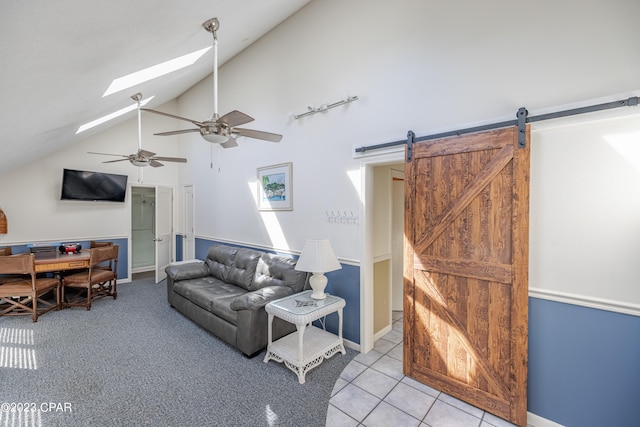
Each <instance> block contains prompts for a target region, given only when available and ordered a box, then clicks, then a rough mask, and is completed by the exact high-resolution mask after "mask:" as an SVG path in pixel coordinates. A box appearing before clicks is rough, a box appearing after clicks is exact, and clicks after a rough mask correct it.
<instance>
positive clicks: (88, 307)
mask: <svg viewBox="0 0 640 427" xmlns="http://www.w3.org/2000/svg"><path fill="white" fill-rule="evenodd" d="M91 288H92V286H91V284H89V287H88V288H87V311H89V310H91Z"/></svg>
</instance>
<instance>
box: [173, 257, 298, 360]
mask: <svg viewBox="0 0 640 427" xmlns="http://www.w3.org/2000/svg"><path fill="white" fill-rule="evenodd" d="M295 264H296V260H294V259H291V258H287V257H283V256H278V255H274V254H270V253H266V252H260V251H256V250H252V249H247V248H235V247H231V246H225V245H214V246H212V247H211V248H209V251H208V253H207V257H206V259H205V260H204V261H194V262H187V263H179V264H174V265H170V266H168V267H167V268H166V270H165V271H166V273H167V296H168V299H169V304H170V305H171V306H172V307H174V308H175V309H176V310H178V311H179V312H180V313H182V314H184V315H185V316H187V317H188V318H189V319H191V320H192V321H194V322H195V323H197V324H198V325H200V326H202V327H203V328H204V329H206V330H207V331H209V332H211V333H212V334H214V335H215V336H217V337H218V338H220V339H221V340H223V341H224V342H226V343H227V344H230V345H231V346H233V347H235V348H237V349H238V350H240V351H241V352H242V353H244V354H245V355H246V356H248V357H253V356H255V355H257V354H258V353H260V351H262V350H263V349H264V348H265V347H266V346H267V321H268V317H267V313H266V311H265V309H264V306H265V305H266V304H267V303H268V302H269V301H273V300H275V299H278V298H282V297H285V296H288V295H292V294H294V293H297V292H301V291H302V290H303V288H304V286H305V282H306V279H307V274H306V273H304V272H302V271H297V270H295V269H294V267H295ZM294 330H295V326H294V325H292V324H290V323H288V322H285V321H283V320H281V319H278V318H274V320H273V339H274V340H276V339H277V338H280V337H282V336H284V335H287V334H289V333H291V332H293V331H294Z"/></svg>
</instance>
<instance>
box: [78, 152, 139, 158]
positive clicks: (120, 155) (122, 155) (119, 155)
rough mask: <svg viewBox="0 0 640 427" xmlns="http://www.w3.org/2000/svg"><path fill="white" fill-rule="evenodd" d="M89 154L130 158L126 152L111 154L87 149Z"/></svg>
mask: <svg viewBox="0 0 640 427" xmlns="http://www.w3.org/2000/svg"><path fill="white" fill-rule="evenodd" d="M87 154H99V155H101V156H118V157H126V158H129V156H125V155H124V154H111V153H95V152H93V151H87Z"/></svg>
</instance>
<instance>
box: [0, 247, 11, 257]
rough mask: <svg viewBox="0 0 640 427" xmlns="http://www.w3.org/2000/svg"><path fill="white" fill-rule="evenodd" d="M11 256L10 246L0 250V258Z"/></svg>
mask: <svg viewBox="0 0 640 427" xmlns="http://www.w3.org/2000/svg"><path fill="white" fill-rule="evenodd" d="M9 255H11V246H7V247H6V248H0V256H9Z"/></svg>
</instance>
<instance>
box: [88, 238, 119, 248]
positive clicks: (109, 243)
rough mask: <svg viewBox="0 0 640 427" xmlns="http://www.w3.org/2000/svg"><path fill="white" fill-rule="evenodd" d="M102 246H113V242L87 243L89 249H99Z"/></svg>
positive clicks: (94, 241)
mask: <svg viewBox="0 0 640 427" xmlns="http://www.w3.org/2000/svg"><path fill="white" fill-rule="evenodd" d="M103 246H113V242H98V241H96V240H92V241H90V242H89V248H91V249H92V248H101V247H103Z"/></svg>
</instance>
